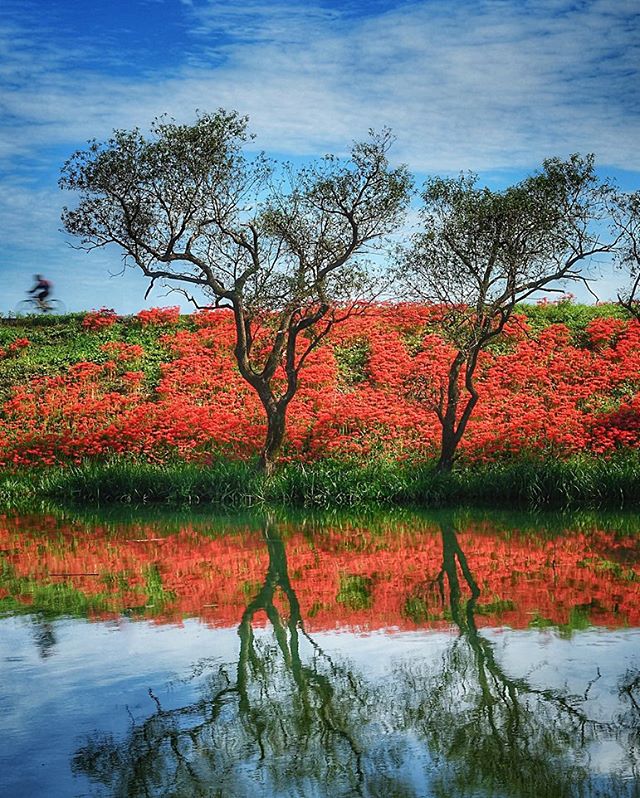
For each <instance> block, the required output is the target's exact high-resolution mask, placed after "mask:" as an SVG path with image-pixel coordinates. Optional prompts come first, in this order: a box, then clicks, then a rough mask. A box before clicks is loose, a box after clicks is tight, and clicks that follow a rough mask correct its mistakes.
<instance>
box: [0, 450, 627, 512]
mask: <svg viewBox="0 0 640 798" xmlns="http://www.w3.org/2000/svg"><path fill="white" fill-rule="evenodd" d="M43 501H44V502H46V501H53V502H55V503H63V504H72V505H76V506H78V505H87V504H90V505H102V506H108V505H121V506H122V505H131V506H139V505H167V506H198V505H202V506H209V505H210V506H216V507H224V508H229V509H241V508H246V507H254V506H274V507H277V506H284V507H300V508H308V509H320V510H322V509H330V508H345V509H348V508H352V509H357V508H360V507H391V506H414V507H425V508H438V507H459V506H463V505H475V506H485V507H506V508H515V507H520V508H523V509H524V508H526V509H579V508H582V509H589V508H591V509H601V508H609V509H637V508H638V507H640V455H639V454H638V453H635V452H631V453H627V454H625V455H622V454H621V455H619V456H617V457H613V458H611V459H605V458H598V457H587V456H577V457H573V458H570V459H568V460H544V461H517V462H511V463H495V464H487V465H477V466H471V465H469V466H466V467H461V468H459V469H458V470H455V471H454V472H453V473H451V474H439V473H437V472H435V470H434V468H433V464H432V463H429V462H427V463H422V464H416V463H410V464H400V463H397V462H393V461H353V460H352V461H338V460H324V461H319V462H316V463H312V464H305V463H295V464H288V465H285V466H283V467H282V468H280V469H279V470H278V471H277V472H276V474H275V475H274V476H273V477H271V478H270V479H265V478H264V477H263V476H261V475H260V474H259V473H258V472H257V471H256V469H255V466H254V464H253V463H247V462H240V461H233V460H219V461H216V462H215V463H213V464H212V465H209V466H206V467H205V466H200V465H195V464H189V463H171V464H166V465H151V464H149V463H144V462H135V461H131V460H124V459H121V460H113V461H111V462H107V463H98V462H86V463H84V464H82V465H77V466H69V467H67V468H51V469H42V470H32V471H23V472H19V473H8V472H7V473H4V474H1V473H0V505H2V506H4V507H11V508H14V509H21V508H25V509H27V508H30V507H33V506H34V503H35V504H37V503H38V502H43Z"/></svg>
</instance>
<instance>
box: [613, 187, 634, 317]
mask: <svg viewBox="0 0 640 798" xmlns="http://www.w3.org/2000/svg"><path fill="white" fill-rule="evenodd" d="M616 211H617V212H616V216H615V223H616V225H617V227H618V229H619V230H620V231H621V233H622V236H623V238H622V246H621V247H620V250H619V252H618V258H617V261H618V265H619V266H620V267H621V268H622V269H624V270H625V271H627V272H628V273H629V277H630V281H629V284H628V286H627V288H626V290H625V291H622V292H621V293H619V294H618V302H619V303H620V304H621V305H622V307H623V308H626V310H628V311H629V313H630V314H631V315H632V316H633V317H634V318H636V319H638V320H640V192H636V193H634V194H626V195H622V196H620V198H619V202H618V206H617V208H616Z"/></svg>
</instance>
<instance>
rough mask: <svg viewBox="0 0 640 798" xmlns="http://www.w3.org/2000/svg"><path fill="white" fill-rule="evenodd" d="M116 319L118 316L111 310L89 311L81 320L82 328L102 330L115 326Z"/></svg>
mask: <svg viewBox="0 0 640 798" xmlns="http://www.w3.org/2000/svg"><path fill="white" fill-rule="evenodd" d="M118 318H119V316H118V314H117V313H116V312H115V310H113V309H112V308H100V310H90V311H89V312H88V313H87V315H86V316H85V317H84V319H83V320H82V326H83V328H84V329H85V330H104V329H105V328H106V327H111V325H112V324H115V323H116V322H117V321H118Z"/></svg>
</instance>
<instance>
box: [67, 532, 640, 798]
mask: <svg viewBox="0 0 640 798" xmlns="http://www.w3.org/2000/svg"><path fill="white" fill-rule="evenodd" d="M441 531H442V542H443V559H442V568H441V570H440V573H439V575H438V578H437V580H436V581H435V583H434V585H433V586H435V588H436V594H437V597H438V600H439V601H440V602H441V603H442V604H444V605H447V606H448V610H449V612H450V614H451V618H452V621H453V623H454V624H455V625H456V626H457V628H458V630H459V635H458V636H457V637H455V638H452V640H451V643H450V644H449V645H448V646H447V647H446V650H445V653H444V654H443V656H442V659H441V661H439V662H437V663H434V662H430V661H425V660H421V661H420V662H416V661H414V660H413V661H400V662H399V663H397V665H396V667H395V669H394V672H393V678H386V679H385V680H383V681H377V682H373V681H371V680H367V679H366V677H365V675H363V674H359V673H356V670H355V668H354V667H353V666H351V665H350V663H348V662H347V661H336V659H335V658H332V657H330V656H329V655H328V654H327V653H326V652H324V651H323V650H322V648H321V647H320V646H319V645H318V643H317V642H316V641H314V639H313V638H312V637H311V636H310V635H309V634H308V633H307V632H306V631H305V627H304V622H303V619H302V617H301V613H300V606H299V603H298V599H297V597H296V594H295V591H294V589H293V587H292V585H291V581H290V578H289V573H288V567H287V558H286V552H285V546H284V543H283V540H282V538H281V537H280V535H279V533H278V529H277V524H276V523H275V521H274V520H273V519H272V518H267V519H266V521H265V524H264V528H263V535H264V542H265V545H266V547H267V550H268V554H269V565H268V569H267V573H266V576H265V579H264V582H263V584H262V586H261V587H260V588H259V589H258V590H257V592H256V594H255V596H254V598H253V599H252V600H251V601H249V603H248V605H247V607H246V609H245V610H244V612H243V614H242V619H241V621H240V624H239V627H238V635H239V638H240V651H239V657H238V661H237V664H236V665H235V667H229V666H226V665H218V666H217V667H216V665H215V664H213V663H212V662H211V661H206V660H205V661H203V662H202V663H200V664H199V665H198V666H197V667H196V668H195V670H194V674H193V676H194V678H195V677H198V676H200V675H201V674H202V672H203V670H208V671H209V675H208V677H207V679H206V682H205V683H204V685H203V686H202V688H201V692H200V698H199V699H198V700H197V701H195V702H194V703H192V704H190V705H188V706H184V707H180V708H177V709H164V708H163V707H162V705H161V702H160V701H159V700H158V699H157V697H156V696H155V695H154V694H153V692H152V691H151V690H150V691H149V693H150V696H151V698H152V699H153V700H154V701H155V702H156V712H155V713H154V714H153V715H152V716H150V717H149V718H147V719H146V720H144V721H142V722H136V721H135V720H134V719H133V718H132V725H131V729H130V732H129V734H128V735H127V736H126V738H125V739H123V740H121V741H118V740H116V739H115V738H113V737H111V736H100V735H95V736H93V737H92V738H91V739H89V740H87V742H86V744H85V745H83V747H82V748H80V749H79V750H78V751H77V753H76V755H75V758H74V761H73V769H74V771H75V772H77V773H83V774H85V775H86V776H88V777H89V778H90V779H91V780H93V781H94V782H96V783H98V784H101V785H102V787H103V794H106V795H110V796H122V797H123V798H124V797H125V796H127V797H128V798H137V797H138V796H145V798H149V797H150V796H163V798H178V797H179V796H180V797H182V796H184V797H185V798H187V797H189V798H197V797H198V796H207V797H208V798H212V797H214V796H225V798H228V797H230V796H233V798H241V797H242V796H258V795H264V796H296V797H298V796H331V798H334V797H335V798H337V797H338V796H358V795H360V796H371V797H372V798H376V797H377V796H385V798H390V797H393V798H405V797H406V798H418V796H427V795H433V796H442V797H444V796H454V795H455V796H494V797H495V798H498V796H510V797H511V796H513V798H520V797H521V796H522V797H524V796H530V797H531V798H534V796H535V798H563V796H580V797H581V798H582V797H583V796H584V797H585V798H586V797H587V796H593V797H594V798H595V796H602V798H604V797H605V796H607V797H609V796H612V797H613V796H632V795H635V794H637V793H636V792H635V790H636V787H637V785H638V783H639V782H638V780H637V777H638V755H639V753H640V748H639V738H638V735H639V728H640V726H639V717H638V715H639V713H638V703H639V702H638V693H639V692H640V691H639V684H640V678H639V677H638V676H637V674H628V675H627V676H628V678H627V679H626V680H625V682H624V684H622V685H621V687H620V695H621V697H622V698H623V699H626V706H627V709H626V710H625V712H623V713H621V715H620V717H619V718H617V719H616V722H614V721H613V720H611V721H610V720H607V721H603V720H600V719H597V718H595V717H590V715H589V711H590V709H591V706H590V704H589V690H590V684H586V685H585V686H584V693H583V694H582V695H571V694H569V693H568V692H567V691H562V690H557V689H550V688H549V689H547V688H540V687H537V686H535V685H534V683H533V681H532V680H529V679H525V678H515V677H512V676H510V675H509V674H507V672H506V671H505V669H504V668H503V667H502V666H501V665H500V663H499V662H498V659H497V657H496V652H495V650H494V645H493V643H492V642H491V640H490V639H489V638H488V637H487V636H485V635H483V634H480V632H479V631H478V628H477V626H476V622H475V612H476V609H477V607H476V604H477V600H478V598H479V596H480V589H479V587H478V585H477V582H476V581H475V579H474V577H473V574H472V573H471V571H470V569H469V567H468V564H467V560H466V557H465V555H464V552H463V551H462V549H461V548H460V545H459V542H458V538H457V535H456V531H455V527H454V523H453V521H452V520H450V521H446V522H443V523H442V526H441ZM433 586H432V587H433ZM465 595H466V596H467V597H466V598H464V596H465ZM263 612H264V613H265V614H266V617H267V619H268V621H269V625H270V630H271V631H270V633H267V631H266V630H263V629H261V628H260V629H259V628H257V626H256V624H257V621H259V619H260V615H261V613H263ZM594 667H595V666H594ZM595 678H597V673H596V674H594V679H595ZM599 741H615V742H616V743H617V744H619V746H620V752H621V754H620V757H621V761H620V772H619V773H617V774H616V773H614V774H611V773H608V774H607V775H606V776H599V775H598V774H597V773H594V772H593V770H592V769H591V767H590V757H591V753H592V750H593V746H594V745H596V744H597V743H598V742H599ZM623 752H624V753H623Z"/></svg>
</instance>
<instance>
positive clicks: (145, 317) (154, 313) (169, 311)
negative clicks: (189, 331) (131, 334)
mask: <svg viewBox="0 0 640 798" xmlns="http://www.w3.org/2000/svg"><path fill="white" fill-rule="evenodd" d="M136 318H137V319H139V321H140V323H141V324H142V326H143V327H147V326H148V325H150V324H177V323H178V322H179V321H180V308H179V307H178V306H177V305H175V306H172V307H168V308H149V309H148V310H141V311H140V312H139V313H138V314H137V315H136Z"/></svg>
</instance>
